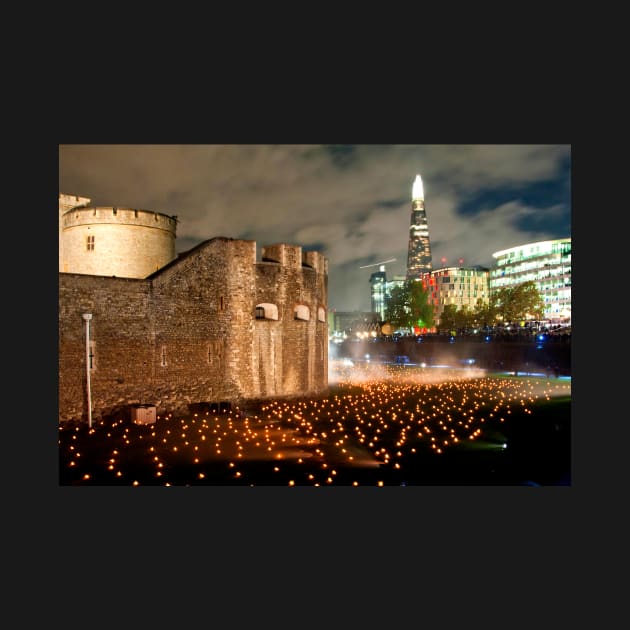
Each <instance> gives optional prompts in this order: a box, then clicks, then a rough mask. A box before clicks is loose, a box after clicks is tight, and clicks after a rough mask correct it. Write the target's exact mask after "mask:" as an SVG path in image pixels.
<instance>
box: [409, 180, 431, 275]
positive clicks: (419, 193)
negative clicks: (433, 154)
mask: <svg viewBox="0 0 630 630" xmlns="http://www.w3.org/2000/svg"><path fill="white" fill-rule="evenodd" d="M431 270H432V264H431V242H430V240H429V224H428V223H427V215H426V212H425V210H424V190H423V187H422V178H421V177H420V175H416V179H415V181H414V182H413V188H412V190H411V225H410V226H409V252H408V254H407V280H411V279H420V278H421V277H422V274H423V273H427V272H430V271H431Z"/></svg>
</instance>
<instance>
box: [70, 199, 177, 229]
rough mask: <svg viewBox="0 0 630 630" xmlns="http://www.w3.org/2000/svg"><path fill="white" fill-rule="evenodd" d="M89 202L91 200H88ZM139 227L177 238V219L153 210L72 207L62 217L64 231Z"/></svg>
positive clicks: (113, 207)
mask: <svg viewBox="0 0 630 630" xmlns="http://www.w3.org/2000/svg"><path fill="white" fill-rule="evenodd" d="M88 201H89V200H88ZM96 224H110V225H137V226H141V227H145V228H155V229H160V230H168V231H169V232H172V233H173V236H175V233H176V230H177V217H176V216H169V215H167V214H163V213H161V212H155V211H152V210H136V209H133V208H118V207H115V206H112V207H93V206H82V207H71V208H69V209H68V210H66V211H65V212H64V213H63V215H62V227H63V228H64V229H66V228H71V227H75V226H79V225H96Z"/></svg>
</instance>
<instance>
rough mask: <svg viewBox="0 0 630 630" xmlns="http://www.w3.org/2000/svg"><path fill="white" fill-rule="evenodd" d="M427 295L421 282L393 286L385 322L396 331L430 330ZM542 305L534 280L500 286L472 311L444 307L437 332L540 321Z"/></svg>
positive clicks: (413, 281) (431, 320)
mask: <svg viewBox="0 0 630 630" xmlns="http://www.w3.org/2000/svg"><path fill="white" fill-rule="evenodd" d="M429 298H430V293H429V289H426V288H425V287H424V286H423V284H422V282H420V281H418V280H407V281H406V282H405V283H404V284H403V285H401V286H397V287H394V288H393V289H392V291H391V294H390V296H389V298H388V300H387V304H386V308H385V320H386V322H388V323H389V324H390V326H391V327H392V328H394V329H396V328H410V329H412V330H413V329H414V328H416V327H417V328H421V329H422V328H432V327H433V326H434V325H435V322H434V315H433V306H432V305H431V303H430V302H429ZM544 307H545V303H544V301H543V299H542V296H541V295H540V292H539V291H538V289H537V288H536V285H535V283H534V282H533V281H528V282H522V283H521V284H517V285H514V286H511V287H503V288H502V289H499V290H498V291H496V292H494V293H493V294H492V295H491V296H490V299H489V301H488V303H484V302H483V300H482V299H481V298H479V299H478V300H477V304H476V305H475V306H474V307H473V308H469V307H467V306H462V307H460V308H457V306H456V305H455V304H447V305H446V306H445V307H444V311H443V312H442V315H441V317H440V322H439V324H438V326H437V328H438V330H440V331H445V330H472V329H475V328H476V329H479V328H482V327H484V326H495V325H496V324H497V323H499V322H502V323H504V324H510V323H515V322H519V321H523V320H528V319H534V320H540V319H543V313H544Z"/></svg>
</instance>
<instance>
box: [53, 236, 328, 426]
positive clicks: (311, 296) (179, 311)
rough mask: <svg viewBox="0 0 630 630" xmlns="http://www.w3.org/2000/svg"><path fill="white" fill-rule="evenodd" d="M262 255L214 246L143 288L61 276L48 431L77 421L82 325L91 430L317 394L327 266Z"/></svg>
mask: <svg viewBox="0 0 630 630" xmlns="http://www.w3.org/2000/svg"><path fill="white" fill-rule="evenodd" d="M262 252H263V262H256V243H255V242H253V241H243V240H234V239H228V238H215V239H211V240H209V241H206V242H204V243H202V244H200V245H199V246H197V247H196V248H194V249H192V250H190V251H189V252H187V253H186V254H183V255H181V256H180V257H179V258H177V259H175V260H173V261H172V262H170V263H169V264H167V265H165V266H164V267H162V268H161V269H160V270H159V271H157V272H155V273H153V274H152V275H151V276H149V277H147V278H145V279H128V278H112V277H96V276H91V275H83V274H69V273H60V274H59V420H60V421H64V420H81V419H86V417H87V393H86V383H87V376H86V360H87V359H86V325H85V322H84V321H83V319H82V314H83V313H91V314H92V319H91V321H90V340H91V350H90V354H91V357H90V360H91V361H92V365H93V368H92V369H91V370H90V391H91V401H92V405H91V407H92V416H93V417H95V418H96V417H99V416H102V415H110V414H113V413H116V412H117V411H119V410H123V409H125V408H127V407H128V406H129V405H132V404H151V405H155V406H156V407H157V411H158V413H159V414H164V413H168V412H173V413H187V412H188V411H189V409H190V408H191V406H193V405H195V404H198V403H220V402H229V403H232V404H241V403H243V402H246V401H247V400H253V399H256V400H258V399H264V398H268V397H274V398H276V397H285V396H286V397H291V396H298V395H299V396H304V395H309V394H311V395H318V394H323V393H325V392H326V391H327V388H328V329H327V324H326V311H327V272H328V269H327V261H326V259H325V258H324V257H323V256H321V255H320V254H318V253H317V252H304V253H303V252H302V249H301V248H300V247H296V246H290V245H283V244H280V245H274V246H272V247H270V248H263V250H262ZM276 259H277V262H272V261H271V260H276ZM259 304H266V305H267V313H268V314H270V315H271V316H274V315H275V316H276V318H275V319H271V318H270V319H262V318H260V317H259V316H260V313H261V310H260V309H257V308H256V307H257V306H258V305H259ZM296 312H297V315H298V318H297V319H296ZM257 317H258V318H257Z"/></svg>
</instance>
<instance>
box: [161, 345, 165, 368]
mask: <svg viewBox="0 0 630 630" xmlns="http://www.w3.org/2000/svg"><path fill="white" fill-rule="evenodd" d="M160 365H161V366H162V367H165V366H166V346H162V356H161V360H160Z"/></svg>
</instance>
